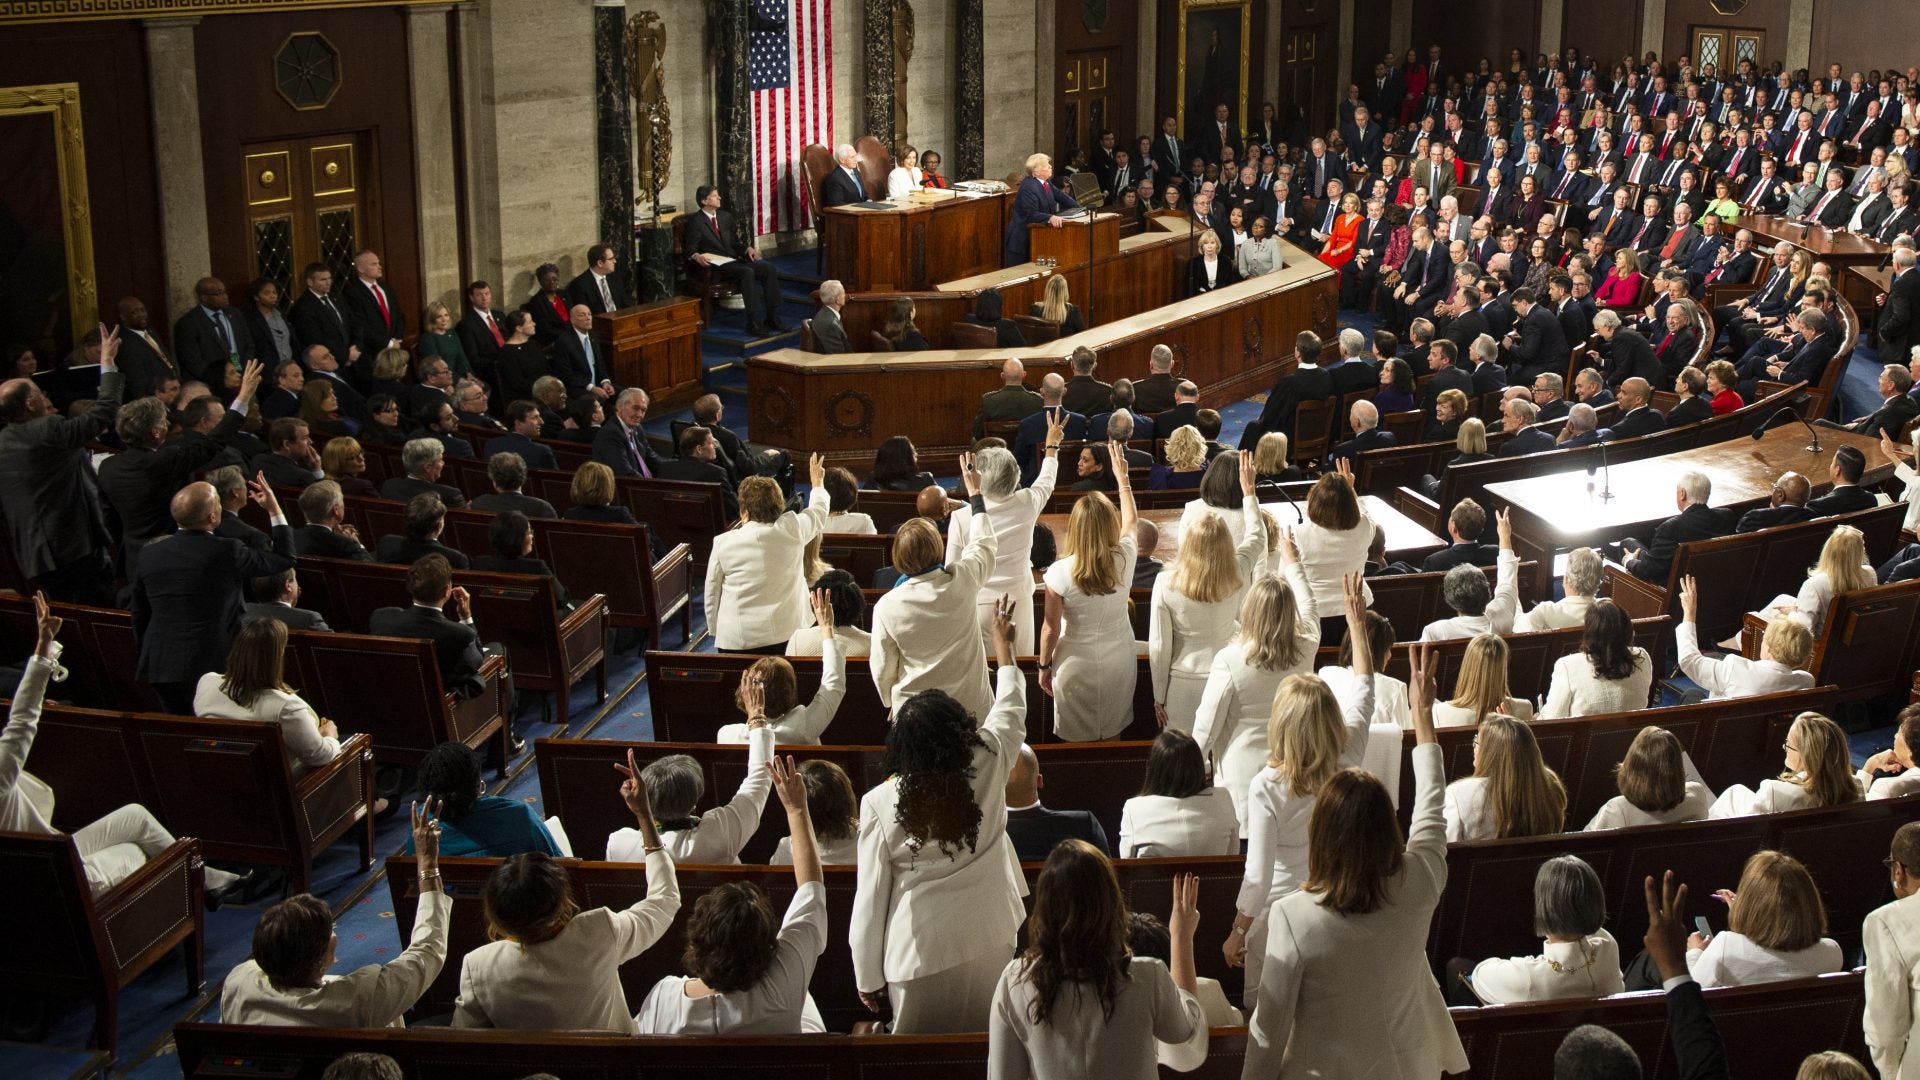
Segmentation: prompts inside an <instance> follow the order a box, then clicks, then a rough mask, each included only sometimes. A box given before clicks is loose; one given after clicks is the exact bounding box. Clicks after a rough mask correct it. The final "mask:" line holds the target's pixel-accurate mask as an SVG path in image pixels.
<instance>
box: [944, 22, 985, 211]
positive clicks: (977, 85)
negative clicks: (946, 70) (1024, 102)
mask: <svg viewBox="0 0 1920 1080" xmlns="http://www.w3.org/2000/svg"><path fill="white" fill-rule="evenodd" d="M953 19H954V25H953V41H954V59H953V161H952V162H951V163H950V164H948V166H947V175H948V176H951V177H954V178H955V179H960V180H972V179H976V178H978V177H979V176H980V175H981V174H982V173H983V172H984V171H985V170H986V162H987V52H986V49H987V46H986V40H987V39H986V32H987V23H986V11H985V10H984V6H983V3H982V0H956V2H955V4H954V16H953Z"/></svg>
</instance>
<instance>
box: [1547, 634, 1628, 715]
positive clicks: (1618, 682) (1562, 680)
mask: <svg viewBox="0 0 1920 1080" xmlns="http://www.w3.org/2000/svg"><path fill="white" fill-rule="evenodd" d="M1627 651H1628V652H1629V653H1631V654H1632V655H1633V671H1632V672H1630V673H1629V674H1628V675H1627V677H1626V678H1624V679H1603V678H1601V677H1600V674H1599V672H1597V671H1595V670H1594V668H1593V661H1592V660H1590V659H1588V658H1587V654H1586V653H1584V652H1576V653H1571V654H1569V655H1567V656H1563V657H1561V658H1560V659H1558V660H1555V661H1554V662H1553V678H1552V680H1551V681H1549V682H1548V683H1547V702H1546V704H1544V705H1542V706H1540V713H1539V716H1540V719H1542V720H1564V719H1566V718H1567V717H1570V716H1599V715H1601V714H1603V713H1616V712H1633V711H1634V710H1636V709H1644V708H1646V707H1647V696H1648V695H1649V694H1650V693H1651V692H1652V691H1653V660H1652V659H1651V658H1650V657H1648V656H1647V650H1645V649H1643V648H1641V647H1640V646H1638V645H1635V646H1632V647H1631V648H1629V649H1628V650H1627Z"/></svg>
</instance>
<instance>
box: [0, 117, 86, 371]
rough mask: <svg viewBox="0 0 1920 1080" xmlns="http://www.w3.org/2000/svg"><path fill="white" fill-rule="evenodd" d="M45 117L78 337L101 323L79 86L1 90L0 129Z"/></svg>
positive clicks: (69, 299)
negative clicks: (12, 122)
mask: <svg viewBox="0 0 1920 1080" xmlns="http://www.w3.org/2000/svg"><path fill="white" fill-rule="evenodd" d="M36 115H45V116H48V117H50V118H51V120H52V122H53V129H52V137H53V147H52V153H51V156H52V158H53V160H54V161H55V163H56V165H57V170H56V171H57V173H58V177H57V183H58V185H59V195H60V204H59V212H58V217H59V221H60V227H61V232H62V233H63V237H62V240H63V244H64V249H65V255H66V294H67V305H66V306H67V308H68V312H69V318H70V320H71V321H70V329H71V333H72V335H73V336H74V338H75V339H76V340H77V339H78V337H79V336H80V335H82V334H84V333H86V331H87V330H88V329H90V328H92V327H93V326H94V325H95V324H96V323H97V322H98V321H99V314H100V304H99V295H98V294H99V283H98V281H97V279H96V278H95V277H94V273H93V213H92V205H91V203H90V202H89V200H88V196H87V144H86V137H85V133H84V131H83V130H82V127H81V123H80V84H79V83H48V84H44V85H40V86H6V87H0V123H4V122H6V121H9V120H17V119H23V118H26V117H31V116H36Z"/></svg>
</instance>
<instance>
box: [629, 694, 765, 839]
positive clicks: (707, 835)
mask: <svg viewBox="0 0 1920 1080" xmlns="http://www.w3.org/2000/svg"><path fill="white" fill-rule="evenodd" d="M771 757H773V728H772V726H771V725H769V726H767V727H763V728H758V729H755V730H753V731H750V732H748V733H747V775H746V778H745V779H743V780H741V781H740V789H739V790H738V791H735V792H734V793H733V798H731V799H728V800H727V802H726V805H724V806H716V807H714V808H713V809H711V810H709V811H707V812H706V813H704V814H701V815H700V818H699V824H697V825H695V826H693V827H692V828H689V829H662V830H661V831H660V843H661V844H662V845H663V846H665V847H666V849H667V854H668V855H670V856H672V857H673V860H674V861H675V862H680V863H699V864H703V865H706V864H714V865H723V866H731V865H733V864H734V863H737V862H739V861H740V849H741V848H743V847H746V846H747V841H749V840H751V839H753V834H754V831H755V830H757V829H759V828H760V818H761V815H762V813H763V812H764V811H765V810H766V808H767V796H768V795H770V794H772V793H773V778H772V777H770V776H768V775H767V761H768V759H769V758H771ZM645 853H646V838H645V837H644V836H643V835H641V832H640V830H639V829H634V828H626V829H615V830H614V831H613V832H612V833H610V834H608V836H607V861H608V862H643V861H645V859H646V854H645Z"/></svg>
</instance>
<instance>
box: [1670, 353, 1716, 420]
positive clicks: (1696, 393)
mask: <svg viewBox="0 0 1920 1080" xmlns="http://www.w3.org/2000/svg"><path fill="white" fill-rule="evenodd" d="M1673 392H1674V393H1676V394H1678V395H1680V400H1679V401H1676V402H1674V405H1673V408H1671V409H1668V410H1667V426H1668V427H1670V428H1676V427H1679V426H1680V425H1682V424H1697V423H1699V422H1701V421H1702V420H1708V419H1711V418H1712V417H1713V402H1712V401H1710V400H1708V398H1707V373H1706V372H1704V371H1701V370H1700V369H1699V368H1697V367H1694V366H1692V365H1691V364H1689V365H1688V366H1686V367H1683V368H1681V369H1680V374H1678V375H1676V376H1674V380H1673Z"/></svg>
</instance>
